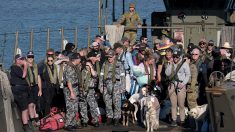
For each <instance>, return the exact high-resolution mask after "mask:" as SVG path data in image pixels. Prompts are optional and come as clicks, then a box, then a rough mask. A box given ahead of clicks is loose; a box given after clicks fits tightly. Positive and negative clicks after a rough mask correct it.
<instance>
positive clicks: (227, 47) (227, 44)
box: [222, 42, 232, 49]
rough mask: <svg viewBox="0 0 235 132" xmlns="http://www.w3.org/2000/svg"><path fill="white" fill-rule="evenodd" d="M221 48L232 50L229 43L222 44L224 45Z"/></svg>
mask: <svg viewBox="0 0 235 132" xmlns="http://www.w3.org/2000/svg"><path fill="white" fill-rule="evenodd" d="M222 48H225V49H232V47H231V46H230V44H229V42H224V45H223V46H222Z"/></svg>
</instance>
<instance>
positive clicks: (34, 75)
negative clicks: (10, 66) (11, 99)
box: [27, 63, 38, 86]
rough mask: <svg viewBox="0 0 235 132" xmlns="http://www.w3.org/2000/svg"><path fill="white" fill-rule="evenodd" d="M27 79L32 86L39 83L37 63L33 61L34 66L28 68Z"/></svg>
mask: <svg viewBox="0 0 235 132" xmlns="http://www.w3.org/2000/svg"><path fill="white" fill-rule="evenodd" d="M27 80H28V84H29V85H30V86H33V85H37V84H38V67H37V64H35V63H33V66H32V68H31V67H28V68H27Z"/></svg>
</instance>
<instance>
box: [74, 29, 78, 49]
mask: <svg viewBox="0 0 235 132" xmlns="http://www.w3.org/2000/svg"><path fill="white" fill-rule="evenodd" d="M74 45H75V46H76V47H77V48H78V27H75V30H74Z"/></svg>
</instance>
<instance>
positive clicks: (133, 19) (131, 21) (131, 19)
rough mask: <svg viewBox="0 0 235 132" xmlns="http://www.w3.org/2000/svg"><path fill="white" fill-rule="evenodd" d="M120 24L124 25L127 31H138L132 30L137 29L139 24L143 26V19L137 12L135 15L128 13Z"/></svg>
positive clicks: (120, 20) (121, 19) (123, 16)
mask: <svg viewBox="0 0 235 132" xmlns="http://www.w3.org/2000/svg"><path fill="white" fill-rule="evenodd" d="M118 23H119V24H124V25H125V26H126V27H125V30H134V31H136V30H137V29H131V28H135V27H136V26H137V25H138V24H141V19H140V16H139V14H137V13H136V12H133V13H130V12H126V13H124V14H123V15H122V16H121V18H120V19H119V20H118Z"/></svg>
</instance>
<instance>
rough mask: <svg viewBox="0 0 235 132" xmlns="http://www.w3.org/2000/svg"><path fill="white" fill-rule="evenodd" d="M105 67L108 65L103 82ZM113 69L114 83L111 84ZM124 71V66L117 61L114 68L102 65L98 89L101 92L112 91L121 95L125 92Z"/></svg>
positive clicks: (110, 65) (111, 65)
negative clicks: (113, 70)
mask: <svg viewBox="0 0 235 132" xmlns="http://www.w3.org/2000/svg"><path fill="white" fill-rule="evenodd" d="M105 65H108V75H107V78H106V79H105V80H104V72H105V71H104V69H105ZM113 68H115V78H116V81H115V83H113V81H112V73H113V72H112V69H113ZM125 81H126V79H125V70H124V66H123V64H122V63H121V62H119V61H117V63H116V66H115V67H113V64H110V63H106V62H105V63H104V64H103V66H102V68H101V72H100V80H99V89H100V91H101V92H102V91H103V88H104V90H109V89H112V92H113V93H123V92H125V87H126V86H125V85H126V83H125Z"/></svg>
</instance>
